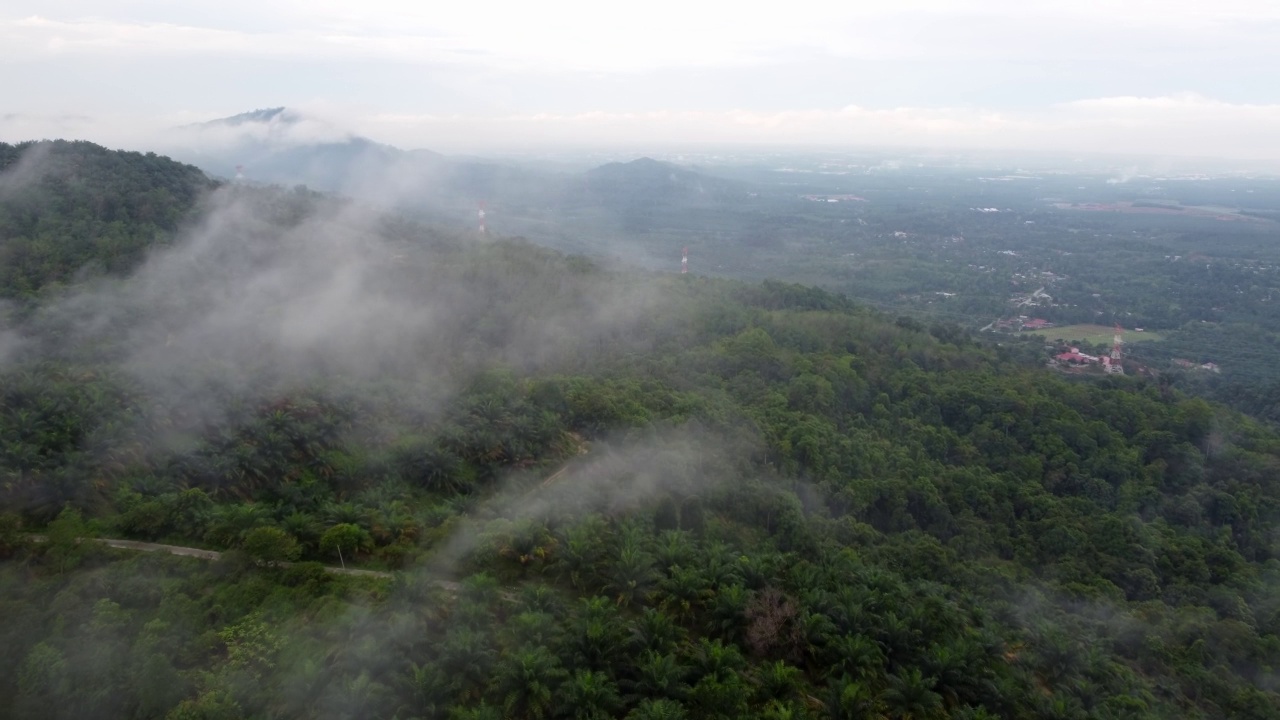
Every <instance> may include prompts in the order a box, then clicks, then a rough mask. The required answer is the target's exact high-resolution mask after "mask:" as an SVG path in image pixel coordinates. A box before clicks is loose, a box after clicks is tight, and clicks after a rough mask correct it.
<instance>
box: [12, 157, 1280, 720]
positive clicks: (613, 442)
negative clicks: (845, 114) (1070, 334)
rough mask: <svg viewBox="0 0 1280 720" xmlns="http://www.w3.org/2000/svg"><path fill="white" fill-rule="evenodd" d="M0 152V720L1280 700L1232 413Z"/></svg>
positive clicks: (937, 340)
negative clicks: (205, 553) (149, 546)
mask: <svg viewBox="0 0 1280 720" xmlns="http://www.w3.org/2000/svg"><path fill="white" fill-rule="evenodd" d="M0 151H3V153H4V154H3V155H0V156H2V157H6V158H10V159H9V160H7V162H6V164H7V165H8V166H9V167H10V168H11V170H10V171H9V173H8V174H6V175H4V176H0V177H3V178H4V179H3V180H2V181H0V182H2V183H3V184H2V185H0V188H3V193H4V194H3V195H0V218H4V220H3V224H0V227H3V228H4V234H3V235H0V272H4V273H5V275H4V277H6V278H23V280H21V283H25V284H20V285H17V286H11V285H10V284H8V281H6V284H5V285H4V292H5V293H6V294H7V295H6V296H7V297H10V298H15V299H17V300H19V301H20V302H22V303H24V305H23V307H24V309H23V310H22V312H15V313H11V315H10V316H9V318H8V319H7V320H5V322H6V323H7V326H4V327H0V342H2V343H4V345H3V346H0V408H2V411H0V510H3V515H2V516H0V556H2V557H3V558H4V560H3V562H0V587H3V588H4V591H3V592H2V593H0V642H2V643H3V646H4V647H5V648H6V650H7V652H5V653H3V654H2V655H0V669H2V671H0V697H3V698H5V702H3V703H0V717H15V718H16V717H30V716H33V715H41V716H46V717H75V718H84V717H103V718H116V717H136V718H152V717H154V718H174V719H177V718H240V717H244V718H267V717H326V718H327V717H334V718H338V717H387V718H391V717H398V718H412V717H418V718H434V717H450V718H502V717H511V718H526V717H529V718H551V717H574V718H610V717H628V718H685V717H687V718H704V717H708V718H711V717H724V718H747V717H770V718H823V717H838V718H864V717H888V718H947V717H950V718H991V717H1060V718H1085V717H1115V718H1218V717H1223V718H1225V717H1232V718H1272V717H1280V695H1277V693H1276V685H1275V667H1276V663H1277V661H1278V660H1280V637H1278V633H1280V602H1278V601H1277V597H1280V595H1277V592H1276V591H1277V584H1278V582H1280V562H1278V560H1280V558H1277V552H1278V549H1277V547H1276V544H1275V538H1276V536H1277V529H1278V526H1277V522H1278V521H1280V506H1278V505H1277V483H1280V436H1278V435H1277V434H1276V433H1275V432H1274V431H1273V430H1271V429H1269V428H1268V427H1266V426H1264V425H1261V424H1259V423H1258V422H1256V421H1254V420H1252V419H1250V418H1248V417H1246V416H1242V415H1240V414H1238V413H1236V412H1234V411H1231V410H1228V409H1226V408H1223V407H1221V406H1218V405H1214V404H1212V403H1209V402H1206V401H1205V400H1202V399H1196V398H1191V397H1188V396H1186V395H1184V394H1182V393H1181V392H1179V391H1178V390H1177V389H1175V388H1173V387H1170V386H1169V385H1168V384H1163V383H1160V382H1157V381H1154V380H1149V379H1142V378H1133V377H1106V378H1083V377H1082V378H1069V377H1064V376H1060V375H1057V374H1053V373H1050V372H1047V371H1045V370H1044V369H1043V368H1041V367H1039V359H1038V356H1037V354H1036V353H1035V352H1030V351H1027V349H1026V348H1023V347H1021V346H1018V345H1011V346H1007V347H997V346H993V345H986V344H979V343H977V342H975V341H974V339H973V338H972V337H971V336H970V335H969V334H968V333H966V332H965V331H963V330H962V329H960V328H959V327H956V326H955V325H952V324H947V323H942V322H937V323H928V322H921V321H919V320H916V319H912V318H908V317H902V318H897V319H894V318H891V317H887V316H885V315H883V314H881V313H880V312H877V311H874V310H871V309H868V308H867V307H865V306H863V305H860V304H857V303H853V302H850V301H849V300H847V299H845V298H843V297H841V296H838V295H834V294H831V293H829V292H826V291H822V290H816V289H813V288H808V287H802V286H798V285H791V284H785V283H780V282H762V283H746V282H739V281H730V280H721V279H709V278H706V277H699V276H697V275H696V274H690V275H683V276H682V275H677V274H672V273H667V274H663V273H645V272H638V271H633V272H623V271H613V270H605V269H602V268H600V267H598V266H596V265H594V264H592V263H591V262H588V261H585V260H583V259H581V258H575V257H567V256H564V255H561V254H559V253H556V252H553V251H550V250H546V249H542V248H538V247H536V246H533V245H531V244H529V243H526V242H523V241H519V240H504V239H489V238H480V239H478V238H475V237H468V236H461V235H456V234H451V233H449V232H444V231H440V230H436V229H431V228H428V227H423V226H420V225H417V224H415V223H413V222H410V221H407V220H404V219H401V218H397V217H394V216H384V215H380V214H377V213H374V212H372V211H370V210H368V209H366V208H363V207H361V206H359V205H356V204H352V203H348V202H344V201H341V200H337V199H334V198H327V197H322V196H319V195H316V194H313V193H309V192H306V191H304V190H302V189H297V190H282V189H278V188H262V187H247V186H242V185H234V184H233V185H226V186H221V187H214V186H213V184H211V183H208V182H207V181H203V180H201V179H200V178H199V177H197V176H194V175H192V173H191V169H190V168H187V167H186V166H180V165H176V164H173V163H169V162H168V161H166V160H164V159H163V158H156V157H153V156H144V155H136V154H117V153H108V152H106V151H104V150H102V149H101V148H97V147H96V146H92V145H89V144H85V143H54V144H51V145H31V146H19V147H18V148H12V147H7V146H4V147H0ZM41 153H42V154H41ZM117 165H118V166H119V167H116V166H117ZM76 167H80V168H97V169H93V170H89V169H85V170H82V171H78V172H82V173H83V174H82V175H79V176H75V177H78V178H79V179H77V180H75V181H74V182H73V181H71V180H68V179H65V178H67V177H72V176H69V175H65V170H66V168H76ZM13 168H16V169H17V170H16V171H15V170H14V169H13ZM108 169H109V170H108ZM23 173H25V175H24V174H23ZM58 173H64V175H61V176H59V175H58ZM55 177H63V178H64V179H62V180H56V179H55V180H50V179H49V178H55ZM183 188H185V190H183ZM184 193H185V194H184ZM143 197H154V198H160V197H164V198H167V200H166V201H165V202H164V203H161V202H160V201H159V200H154V201H147V202H143V200H142V199H141V198H143ZM90 198H111V200H109V201H108V200H103V203H106V205H111V206H112V207H115V208H117V209H116V210H112V211H110V212H108V211H107V210H105V209H100V208H95V206H93V205H92V203H91V202H90ZM148 203H150V204H148ZM85 204H88V205H89V207H88V208H84V207H83V206H84V205H85ZM106 205H103V206H102V207H103V208H105V207H106ZM144 206H145V207H148V208H151V209H150V210H149V211H148V212H150V213H153V214H154V215H147V216H145V217H144V216H143V215H142V214H141V210H140V208H142V207H144ZM161 208H164V211H163V212H161ZM81 215H83V216H84V217H83V219H73V218H78V217H80V216H81ZM41 228H47V230H42V229H41ZM111 228H115V229H114V230H112V229H111ZM113 232H118V233H119V235H112V237H120V238H132V239H135V240H136V241H137V242H138V243H139V245H138V247H137V249H136V250H131V251H130V253H132V254H130V255H128V257H129V259H128V261H127V262H124V261H122V264H113V263H112V262H110V261H108V260H107V258H108V257H113V256H111V255H109V254H107V255H104V254H101V253H100V252H99V251H98V250H95V249H94V248H98V247H99V245H97V244H96V243H97V240H96V239H97V238H100V237H102V236H103V233H113ZM131 242H132V241H131ZM35 245H40V246H41V247H43V248H44V249H43V250H41V253H43V255H41V257H42V258H44V259H43V260H41V261H40V263H34V262H33V261H32V260H31V259H30V258H31V257H33V256H32V254H31V251H30V248H31V247H34V246H35ZM12 248H19V250H13V249H12ZM22 248H26V249H22ZM103 252H106V251H103ZM121 257H123V256H121ZM86 266H87V267H89V268H90V269H91V271H90V272H85V270H84V269H85V267H86ZM100 270H105V271H106V273H102V272H100ZM15 282H18V281H15ZM53 283H59V284H61V285H62V286H63V287H62V288H61V290H60V291H59V292H56V293H51V292H47V291H45V290H43V288H47V287H49V286H50V285H51V284H53ZM14 287H16V288H17V289H13V288H14ZM92 538H114V539H123V540H134V541H147V542H161V543H168V544H172V545H179V546H187V547H195V548H204V549H208V550H214V551H220V552H221V555H220V557H219V558H218V559H217V560H212V561H211V560H203V559H197V558H179V557H171V556H168V555H165V554H144V553H137V552H134V551H130V550H120V549H112V548H110V547H107V546H105V545H103V544H101V543H97V542H94V541H92V540H91V539H92ZM335 566H336V567H337V568H339V569H342V568H345V569H353V568H356V569H363V570H369V571H374V572H373V573H372V574H369V575H351V574H342V573H337V572H331V570H332V569H333V568H334V567H335Z"/></svg>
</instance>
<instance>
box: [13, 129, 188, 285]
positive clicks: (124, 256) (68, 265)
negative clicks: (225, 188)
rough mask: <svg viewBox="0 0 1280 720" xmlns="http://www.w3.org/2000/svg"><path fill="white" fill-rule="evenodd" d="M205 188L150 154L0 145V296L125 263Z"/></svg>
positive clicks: (172, 224)
mask: <svg viewBox="0 0 1280 720" xmlns="http://www.w3.org/2000/svg"><path fill="white" fill-rule="evenodd" d="M212 187H213V183H212V182H211V181H210V180H209V179H208V178H206V177H205V175H204V173H203V172H202V171H201V170H200V169H198V168H196V167H194V166H191V165H182V164H180V163H176V162H174V161H172V160H170V159H168V158H166V157H161V156H157V155H155V154H152V153H148V154H145V155H144V154H141V153H134V152H125V151H120V150H117V151H111V150H107V149H106V148H104V147H101V146H99V145H95V144H93V143H89V142H67V141H64V140H58V141H53V142H39V143H35V142H30V143H20V144H18V145H9V144H6V143H0V298H9V299H30V298H32V297H33V296H35V295H36V294H38V293H39V292H40V291H41V290H42V289H43V288H45V287H46V286H47V285H50V284H51V283H65V282H67V281H69V280H71V279H72V277H73V276H74V275H75V274H76V273H77V272H80V271H82V270H86V269H88V270H90V271H106V272H110V273H123V272H127V271H129V270H131V269H133V268H134V267H136V266H137V264H138V262H139V261H140V260H141V258H142V257H143V254H144V253H145V251H146V249H147V248H148V247H150V246H151V245H153V244H157V243H164V242H166V240H167V239H168V238H169V237H171V235H172V233H173V232H174V231H175V230H177V228H178V227H179V225H180V224H181V223H182V221H183V220H184V219H185V218H186V217H187V216H188V214H189V213H190V212H191V211H192V209H193V207H194V206H195V203H196V200H197V198H198V197H199V196H200V193H202V192H204V191H207V190H209V189H211V188H212Z"/></svg>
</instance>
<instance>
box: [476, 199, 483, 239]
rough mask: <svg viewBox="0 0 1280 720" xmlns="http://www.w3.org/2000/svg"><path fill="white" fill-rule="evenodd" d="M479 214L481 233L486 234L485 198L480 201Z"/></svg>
mask: <svg viewBox="0 0 1280 720" xmlns="http://www.w3.org/2000/svg"><path fill="white" fill-rule="evenodd" d="M477 215H479V216H480V234H481V235H484V234H485V229H484V201H483V200H481V201H480V212H478V213H477Z"/></svg>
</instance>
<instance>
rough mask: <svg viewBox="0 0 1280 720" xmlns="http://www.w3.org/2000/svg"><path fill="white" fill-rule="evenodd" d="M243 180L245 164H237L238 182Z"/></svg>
mask: <svg viewBox="0 0 1280 720" xmlns="http://www.w3.org/2000/svg"><path fill="white" fill-rule="evenodd" d="M243 181H244V166H243V165H237V166H236V182H243Z"/></svg>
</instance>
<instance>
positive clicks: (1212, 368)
mask: <svg viewBox="0 0 1280 720" xmlns="http://www.w3.org/2000/svg"><path fill="white" fill-rule="evenodd" d="M1173 364H1174V365H1176V366H1178V367H1180V368H1186V369H1187V370H1208V371H1209V372H1216V373H1220V372H1222V368H1220V367H1218V364H1217V363H1215V362H1207V363H1196V362H1192V361H1190V360H1183V359H1182V358H1174V359H1173Z"/></svg>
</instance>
